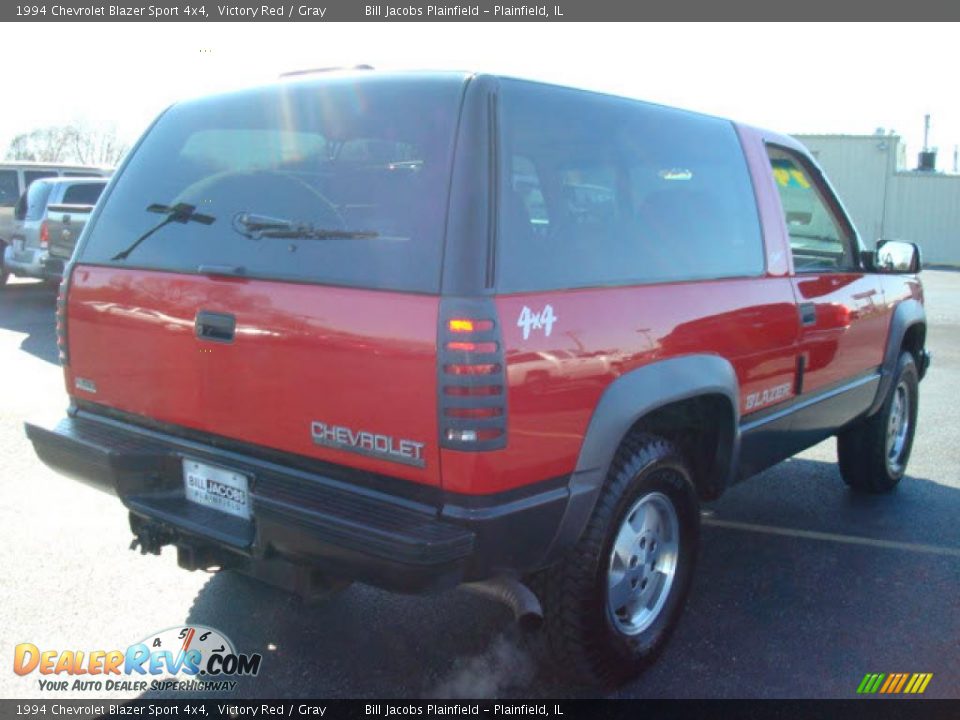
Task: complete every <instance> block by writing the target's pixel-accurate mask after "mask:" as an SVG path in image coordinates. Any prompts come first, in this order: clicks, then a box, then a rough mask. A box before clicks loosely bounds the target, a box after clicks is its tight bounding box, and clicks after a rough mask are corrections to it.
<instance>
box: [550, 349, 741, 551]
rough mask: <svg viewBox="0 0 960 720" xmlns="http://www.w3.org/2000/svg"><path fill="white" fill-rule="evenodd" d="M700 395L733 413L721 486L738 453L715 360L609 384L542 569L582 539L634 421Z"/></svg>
mask: <svg viewBox="0 0 960 720" xmlns="http://www.w3.org/2000/svg"><path fill="white" fill-rule="evenodd" d="M703 395H722V396H724V397H726V398H727V400H728V401H729V402H730V407H731V408H732V411H733V417H732V421H733V424H732V428H731V431H732V432H731V433H730V441H729V448H728V450H729V457H728V458H727V459H726V461H725V462H726V467H725V468H724V474H725V475H726V477H725V478H724V481H727V480H728V478H729V477H730V473H731V472H732V469H733V466H734V463H735V461H736V458H737V456H738V449H739V430H738V428H739V407H740V403H739V384H738V382H737V375H736V372H735V371H734V369H733V366H732V365H731V364H730V363H729V361H727V360H726V359H724V358H722V357H720V356H719V355H686V356H683V357H678V358H671V359H669V360H663V361H660V362H654V363H651V364H649V365H644V366H643V367H641V368H637V369H636V370H632V371H630V372H628V373H626V374H624V375H621V376H620V377H619V378H617V379H616V380H614V381H613V382H612V383H610V385H609V386H608V387H607V389H606V390H605V391H604V393H603V395H602V396H601V397H600V401H599V403H597V407H596V408H595V409H594V412H593V416H592V417H591V418H590V424H589V425H588V426H587V432H586V435H585V436H584V439H583V444H582V445H581V447H580V455H579V458H578V460H577V466H576V469H575V470H574V472H573V475H572V476H571V478H570V484H569V491H570V496H569V502H568V503H567V508H566V511H565V513H564V516H563V519H562V520H561V522H560V527H559V529H558V530H557V534H556V535H555V536H554V539H553V542H552V543H551V546H550V550H549V551H548V553H547V558H546V561H545V562H544V565H549V564H551V563H552V562H554V561H556V560H557V559H559V557H560V556H561V555H562V554H563V552H564V551H566V550H567V549H569V548H570V547H571V546H573V545H574V544H575V543H576V542H577V540H579V538H580V536H581V535H582V534H583V531H584V529H585V528H586V526H587V522H588V521H589V519H590V515H591V514H592V513H593V508H594V506H595V505H596V502H597V498H598V497H599V495H600V491H601V489H602V488H603V483H604V480H605V479H606V477H607V472H608V470H609V468H610V465H611V463H612V462H613V458H614V455H615V454H616V451H617V448H618V447H619V446H620V443H621V441H622V440H623V438H624V437H625V436H626V434H627V432H628V431H629V430H630V428H631V427H633V425H634V424H636V422H637V421H638V420H640V419H641V418H642V417H644V416H645V415H648V414H650V413H651V412H653V411H654V410H657V409H658V408H662V407H664V406H666V405H670V404H672V403H675V402H679V401H681V400H689V399H691V398H695V397H699V396H703Z"/></svg>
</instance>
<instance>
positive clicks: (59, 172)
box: [0, 162, 112, 287]
mask: <svg viewBox="0 0 960 720" xmlns="http://www.w3.org/2000/svg"><path fill="white" fill-rule="evenodd" d="M111 172H112V171H111V170H109V169H107V168H102V167H96V166H87V165H63V164H59V163H35V162H8V163H0V287H3V285H4V283H6V281H7V277H8V275H9V272H8V271H7V269H6V268H5V267H4V265H3V258H4V251H5V250H6V248H7V247H8V246H9V245H10V242H11V236H12V234H13V226H14V219H13V215H14V207H15V206H16V204H17V201H18V200H19V199H20V198H21V197H23V194H24V193H25V192H26V191H27V189H28V188H29V187H30V184H31V183H32V182H33V181H34V180H42V179H45V178H55V177H90V176H98V177H107V176H109V175H110V173H111Z"/></svg>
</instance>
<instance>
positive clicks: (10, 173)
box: [0, 170, 20, 207]
mask: <svg viewBox="0 0 960 720" xmlns="http://www.w3.org/2000/svg"><path fill="white" fill-rule="evenodd" d="M17 185H18V184H17V171H16V170H0V207H13V206H14V205H16V204H17V199H18V198H19V197H20V188H19V187H17Z"/></svg>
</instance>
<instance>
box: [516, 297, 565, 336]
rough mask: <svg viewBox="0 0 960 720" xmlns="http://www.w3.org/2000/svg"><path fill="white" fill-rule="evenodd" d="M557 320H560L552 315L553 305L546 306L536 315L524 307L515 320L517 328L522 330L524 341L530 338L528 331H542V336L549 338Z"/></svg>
mask: <svg viewBox="0 0 960 720" xmlns="http://www.w3.org/2000/svg"><path fill="white" fill-rule="evenodd" d="M559 319H560V318H558V317H557V316H556V315H554V314H553V305H547V306H546V307H545V308H543V310H541V311H540V312H538V313H535V312H533V310H531V309H530V308H528V307H527V306H526V305H524V306H523V310H521V311H520V317H519V318H517V327H519V328H523V339H524V340H526V339H528V338H529V337H530V330H541V329H542V330H543V332H544V335H546V336H547V337H550V333H551V332H552V331H553V324H554V323H555V322H556V321H557V320H559Z"/></svg>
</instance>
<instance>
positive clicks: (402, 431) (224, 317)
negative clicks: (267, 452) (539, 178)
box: [67, 265, 440, 485]
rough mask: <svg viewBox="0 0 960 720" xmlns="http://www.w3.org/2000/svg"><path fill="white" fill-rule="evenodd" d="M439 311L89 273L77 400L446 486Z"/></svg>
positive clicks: (380, 300)
mask: <svg viewBox="0 0 960 720" xmlns="http://www.w3.org/2000/svg"><path fill="white" fill-rule="evenodd" d="M437 311H438V299H437V297H435V296H433V297H431V296H428V295H417V294H409V293H399V292H383V291H375V290H365V289H353V288H337V287H330V286H323V285H319V284H309V283H284V282H275V281H268V280H255V279H248V278H213V277H208V276H204V275H196V274H177V273H170V272H161V271H146V270H137V269H126V268H116V267H98V266H85V265H78V266H77V267H76V269H75V271H74V273H73V277H72V284H71V287H70V294H69V304H68V327H69V338H70V365H69V366H68V367H67V385H68V392H70V393H71V394H73V395H76V396H77V397H80V398H83V399H85V400H89V401H91V402H95V403H99V404H102V405H106V406H109V407H111V408H115V409H118V410H122V411H126V412H130V413H134V414H137V415H141V416H144V417H147V418H150V419H152V420H157V421H160V422H164V423H171V424H173V425H178V426H183V427H186V428H192V429H195V430H198V431H203V432H207V433H213V434H215V435H219V436H223V437H227V438H231V439H234V440H239V441H242V442H247V443H251V444H253V445H258V446H265V447H269V448H273V449H276V450H281V451H286V452H291V453H296V454H298V455H302V456H308V457H312V458H318V459H322V460H327V461H330V462H336V463H340V464H343V465H349V466H353V467H357V468H362V469H364V470H369V471H372V472H377V473H383V474H386V475H392V476H395V477H402V478H406V479H409V480H413V481H416V482H420V483H424V484H429V485H439V483H440V474H439V463H438V450H437V441H436V438H437V432H438V431H437V424H436V413H437V410H436V408H437V400H436V397H437V396H436V383H437V375H436V372H437V370H436V359H435V347H436V334H437ZM231 324H232V325H233V331H232V337H227V336H228V335H231V332H230V326H231Z"/></svg>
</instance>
